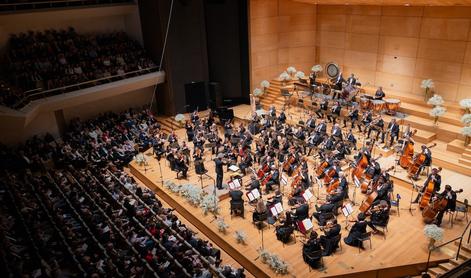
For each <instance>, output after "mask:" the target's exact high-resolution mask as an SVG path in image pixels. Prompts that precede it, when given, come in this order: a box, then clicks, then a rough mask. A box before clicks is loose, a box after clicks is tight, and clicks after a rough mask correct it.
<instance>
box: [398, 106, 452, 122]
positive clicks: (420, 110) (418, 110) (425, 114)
mask: <svg viewBox="0 0 471 278" xmlns="http://www.w3.org/2000/svg"><path fill="white" fill-rule="evenodd" d="M431 109H432V107H431V106H430V105H427V106H425V105H424V104H421V105H419V104H412V103H408V102H402V103H401V107H400V109H399V111H401V112H403V113H405V114H409V115H414V116H419V117H422V118H426V119H433V117H431V116H430V115H429V112H430V110H431ZM440 121H441V122H444V123H449V124H453V125H461V115H460V114H457V113H453V112H451V111H447V112H446V113H445V115H443V116H442V117H440Z"/></svg>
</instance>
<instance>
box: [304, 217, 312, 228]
mask: <svg viewBox="0 0 471 278" xmlns="http://www.w3.org/2000/svg"><path fill="white" fill-rule="evenodd" d="M303 225H304V229H305V230H306V231H309V230H311V229H312V227H313V226H314V225H312V221H311V219H309V218H306V219H304V220H303Z"/></svg>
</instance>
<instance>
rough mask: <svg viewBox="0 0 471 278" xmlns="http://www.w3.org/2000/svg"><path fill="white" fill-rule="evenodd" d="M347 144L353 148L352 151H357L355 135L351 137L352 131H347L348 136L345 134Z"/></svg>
mask: <svg viewBox="0 0 471 278" xmlns="http://www.w3.org/2000/svg"><path fill="white" fill-rule="evenodd" d="M347 142H348V143H349V144H350V145H351V146H353V149H354V150H356V149H357V138H356V137H355V135H353V130H352V129H350V130H349V131H348V134H347Z"/></svg>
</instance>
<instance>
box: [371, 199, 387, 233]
mask: <svg viewBox="0 0 471 278" xmlns="http://www.w3.org/2000/svg"><path fill="white" fill-rule="evenodd" d="M389 209H390V207H389V205H388V203H387V202H386V201H384V200H382V201H380V202H379V204H378V205H376V206H372V208H371V209H370V210H369V211H368V212H367V214H369V216H370V221H367V222H366V224H367V225H368V226H369V227H370V228H371V229H373V231H374V232H375V233H377V232H378V229H377V228H376V226H380V227H386V225H387V224H388V221H389Z"/></svg>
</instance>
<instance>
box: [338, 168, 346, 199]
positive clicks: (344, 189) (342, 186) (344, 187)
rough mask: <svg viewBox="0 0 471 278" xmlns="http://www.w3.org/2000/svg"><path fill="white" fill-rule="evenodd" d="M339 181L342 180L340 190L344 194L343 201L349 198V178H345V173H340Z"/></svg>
mask: <svg viewBox="0 0 471 278" xmlns="http://www.w3.org/2000/svg"><path fill="white" fill-rule="evenodd" d="M339 179H340V184H339V187H338V188H339V189H340V191H341V192H342V195H343V196H342V199H346V198H348V181H347V178H346V177H345V173H344V172H342V171H340V172H339Z"/></svg>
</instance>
